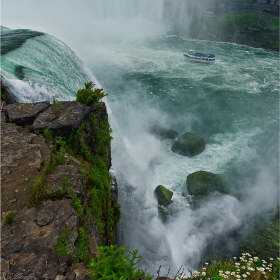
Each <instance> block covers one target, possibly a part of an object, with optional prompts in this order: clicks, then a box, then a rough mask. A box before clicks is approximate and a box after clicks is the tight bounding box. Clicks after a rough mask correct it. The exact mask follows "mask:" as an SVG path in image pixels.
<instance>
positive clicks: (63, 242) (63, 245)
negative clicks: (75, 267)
mask: <svg viewBox="0 0 280 280" xmlns="http://www.w3.org/2000/svg"><path fill="white" fill-rule="evenodd" d="M69 244H71V242H70V230H69V229H68V227H67V226H66V227H65V229H64V231H63V232H62V233H61V234H59V235H58V237H57V245H56V246H55V252H56V253H57V254H58V255H66V254H68V253H69V249H68V248H67V246H68V245H69Z"/></svg>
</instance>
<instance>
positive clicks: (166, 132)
mask: <svg viewBox="0 0 280 280" xmlns="http://www.w3.org/2000/svg"><path fill="white" fill-rule="evenodd" d="M149 131H150V132H151V133H152V134H153V135H155V136H156V137H157V138H159V139H161V140H165V139H175V138H176V137H178V132H177V131H175V130H173V129H168V128H166V127H163V126H160V125H153V126H152V127H150V130H149Z"/></svg>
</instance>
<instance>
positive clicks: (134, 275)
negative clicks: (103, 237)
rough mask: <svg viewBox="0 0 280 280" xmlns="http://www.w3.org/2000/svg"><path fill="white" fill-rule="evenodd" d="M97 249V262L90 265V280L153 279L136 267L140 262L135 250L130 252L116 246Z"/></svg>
mask: <svg viewBox="0 0 280 280" xmlns="http://www.w3.org/2000/svg"><path fill="white" fill-rule="evenodd" d="M98 249H99V253H100V254H99V256H98V257H97V260H96V261H93V262H92V263H91V264H90V268H91V275H92V278H91V279H93V280H95V279H112V280H119V279H122V280H131V279H146V280H151V279H153V277H152V276H150V275H148V274H146V273H145V272H144V271H142V270H141V269H140V268H138V267H137V264H138V263H139V262H140V260H141V257H140V256H138V251H137V250H134V251H132V252H130V251H129V249H128V248H127V247H125V246H121V247H117V246H116V245H110V246H104V247H99V248H98Z"/></svg>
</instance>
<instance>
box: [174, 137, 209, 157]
mask: <svg viewBox="0 0 280 280" xmlns="http://www.w3.org/2000/svg"><path fill="white" fill-rule="evenodd" d="M204 149H205V141H204V139H203V138H201V137H199V136H196V135H194V134H192V133H190V132H186V133H185V134H183V135H181V136H180V137H179V138H178V139H177V140H176V141H175V143H174V144H173V146H172V151H173V152H174V153H177V154H180V155H183V156H190V157H191V156H196V155H198V154H200V153H202V152H203V151H204Z"/></svg>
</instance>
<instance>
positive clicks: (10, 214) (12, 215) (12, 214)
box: [4, 211, 16, 224]
mask: <svg viewBox="0 0 280 280" xmlns="http://www.w3.org/2000/svg"><path fill="white" fill-rule="evenodd" d="M15 215H16V213H15V212H14V211H9V212H8V213H7V214H6V215H5V218H4V221H5V223H6V224H11V223H12V222H13V221H14V218H15Z"/></svg>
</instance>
